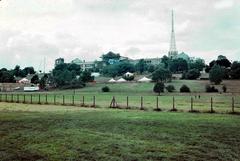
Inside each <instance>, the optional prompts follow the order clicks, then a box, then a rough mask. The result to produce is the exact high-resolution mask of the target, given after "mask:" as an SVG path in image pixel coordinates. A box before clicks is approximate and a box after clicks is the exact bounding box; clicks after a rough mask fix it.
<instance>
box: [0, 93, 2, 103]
mask: <svg viewBox="0 0 240 161" xmlns="http://www.w3.org/2000/svg"><path fill="white" fill-rule="evenodd" d="M0 102H2V94H0Z"/></svg>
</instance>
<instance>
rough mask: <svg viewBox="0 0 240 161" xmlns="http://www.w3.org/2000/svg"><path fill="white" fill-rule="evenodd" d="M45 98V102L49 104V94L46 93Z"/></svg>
mask: <svg viewBox="0 0 240 161" xmlns="http://www.w3.org/2000/svg"><path fill="white" fill-rule="evenodd" d="M45 99H46V100H45V104H48V95H47V94H46V95H45Z"/></svg>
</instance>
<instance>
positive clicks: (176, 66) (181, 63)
mask: <svg viewBox="0 0 240 161" xmlns="http://www.w3.org/2000/svg"><path fill="white" fill-rule="evenodd" d="M169 70H170V71H171V72H173V73H176V72H183V71H187V70H188V63H187V61H186V60H184V59H183V58H178V59H172V60H171V61H170V62H169Z"/></svg>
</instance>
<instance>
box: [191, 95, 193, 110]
mask: <svg viewBox="0 0 240 161" xmlns="http://www.w3.org/2000/svg"><path fill="white" fill-rule="evenodd" d="M192 111H193V98H192V97H191V112H192Z"/></svg>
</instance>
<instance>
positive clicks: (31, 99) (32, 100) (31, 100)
mask: <svg viewBox="0 0 240 161" xmlns="http://www.w3.org/2000/svg"><path fill="white" fill-rule="evenodd" d="M30 97H31V98H30V99H31V104H32V103H33V100H32V94H31V95H30Z"/></svg>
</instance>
